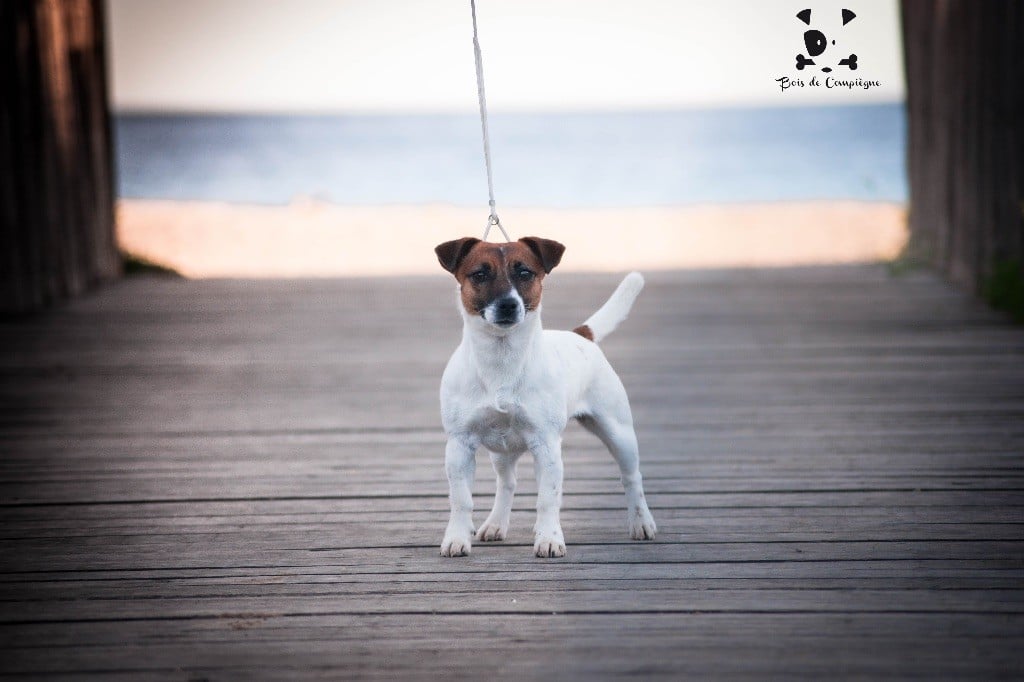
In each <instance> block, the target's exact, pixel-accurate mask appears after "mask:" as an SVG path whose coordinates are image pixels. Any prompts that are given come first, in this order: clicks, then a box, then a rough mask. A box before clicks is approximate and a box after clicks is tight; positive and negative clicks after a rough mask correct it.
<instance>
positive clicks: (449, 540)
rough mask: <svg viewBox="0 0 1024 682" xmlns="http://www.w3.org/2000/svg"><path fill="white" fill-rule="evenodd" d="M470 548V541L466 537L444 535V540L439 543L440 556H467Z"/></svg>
mask: <svg viewBox="0 0 1024 682" xmlns="http://www.w3.org/2000/svg"><path fill="white" fill-rule="evenodd" d="M471 548H472V543H470V540H469V538H468V537H451V536H447V535H446V536H445V538H444V541H443V542H442V543H441V556H443V557H456V556H469V550H470V549H471Z"/></svg>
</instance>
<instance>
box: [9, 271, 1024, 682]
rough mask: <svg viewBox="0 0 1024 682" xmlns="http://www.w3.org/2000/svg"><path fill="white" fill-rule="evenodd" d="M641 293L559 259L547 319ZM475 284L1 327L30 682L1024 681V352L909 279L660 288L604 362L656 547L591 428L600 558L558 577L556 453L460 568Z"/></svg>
mask: <svg viewBox="0 0 1024 682" xmlns="http://www.w3.org/2000/svg"><path fill="white" fill-rule="evenodd" d="M616 281H617V278H615V277H611V276H596V275H595V276H581V275H568V274H559V273H558V272H557V271H556V273H555V274H553V275H552V277H551V279H549V283H548V287H547V293H546V298H545V321H546V324H547V325H548V326H552V327H563V328H564V327H567V326H572V325H575V324H577V323H578V322H579V321H581V320H582V319H583V318H584V317H585V316H586V314H588V313H589V312H590V311H591V310H593V309H594V308H595V306H596V305H598V304H599V303H600V302H601V301H602V300H603V299H604V298H605V297H606V296H607V294H608V293H609V292H610V291H611V289H612V287H613V286H614V284H615V282H616ZM452 288H453V287H452V285H451V284H450V283H449V282H448V280H446V279H442V278H440V277H439V278H436V279H432V278H423V279H405V280H377V281H371V280H354V281H291V282H289V281H264V282H243V281H237V282H236V281H203V282H190V281H180V280H169V279H145V278H143V279H130V280H127V281H125V282H122V283H120V284H117V285H115V286H112V287H110V288H108V289H106V290H105V291H102V292H101V293H99V294H98V295H96V296H93V297H91V298H88V299H85V300H81V301H78V302H76V303H74V304H72V305H70V306H68V307H66V308H64V309H62V310H59V311H56V312H52V313H48V314H45V315H42V316H38V317H35V318H31V319H27V320H20V321H14V322H4V323H2V324H0V351H2V355H0V438H2V440H0V447H2V451H3V454H2V458H0V538H2V539H0V548H2V554H0V673H2V674H4V675H6V676H9V677H13V678H17V679H29V678H32V677H34V676H40V677H44V676H55V677H58V678H61V679H71V678H75V677H77V676H83V677H85V676H90V675H92V676H98V677H101V678H115V677H118V676H124V677H126V678H130V679H133V680H134V679H143V680H145V679H179V680H199V679H209V680H221V679H253V678H272V679H284V678H293V677H307V678H325V679H343V678H353V677H359V678H363V677H398V676H406V677H409V678H427V677H429V676H445V677H452V676H453V677H464V676H469V675H473V676H475V677H478V678H483V679H489V678H495V677H510V676H515V677H544V678H558V679H592V678H595V677H603V676H608V677H613V676H619V675H633V676H635V677H636V678H637V679H650V678H656V677H659V676H665V677H678V676H680V675H682V674H693V675H694V676H698V677H700V678H709V677H744V676H750V677H757V678H763V677H766V676H772V677H782V678H790V677H797V676H805V677H812V678H818V679H820V678H823V677H826V676H827V677H836V676H838V677H843V676H860V677H868V678H874V677H884V676H901V677H902V676H911V675H916V676H921V677H924V678H931V679H934V678H937V677H939V678H946V677H970V678H980V677H996V676H1003V677H1019V676H1020V675H1021V674H1022V671H1024V653H1022V651H1024V648H1022V647H1024V580H1022V579H1024V533H1022V531H1024V480H1022V475H1024V461H1022V457H1024V454H1022V453H1024V418H1022V417H1024V329H1021V328H1020V327H1012V326H1010V325H1009V324H1008V323H1006V322H1005V321H1004V320H1003V319H1002V318H1001V317H999V316H997V315H995V314H993V313H990V312H988V311H987V310H985V309H984V308H983V307H982V306H981V305H980V304H977V303H975V302H973V301H971V300H969V299H968V298H967V297H966V296H965V295H962V294H960V293H958V292H956V291H954V290H953V289H951V288H950V287H948V286H946V285H944V284H941V283H939V282H937V281H936V280H935V279H934V278H933V277H931V276H928V275H923V274H915V275H910V276H906V277H902V278H896V279H893V278H890V277H889V276H888V275H887V274H886V272H885V270H884V269H883V268H876V267H842V268H821V269H813V268H812V269H800V270H774V271H771V270H767V271H733V272H703V273H679V274H657V275H649V276H648V287H647V289H646V290H645V292H644V293H643V294H642V295H641V298H640V300H639V302H638V305H637V308H636V309H635V310H634V314H633V315H632V317H631V318H630V320H629V321H628V322H627V323H626V324H625V325H624V326H623V327H622V328H621V329H620V330H619V331H618V332H616V334H615V335H613V336H612V337H611V338H609V339H608V340H607V341H606V343H605V344H603V345H604V347H605V350H606V353H607V354H608V356H609V357H610V358H611V360H612V362H613V364H614V365H615V366H616V367H617V369H618V370H619V373H620V375H621V376H622V378H623V381H624V382H625V384H626V387H627V389H628V390H629V392H630V396H631V399H632V402H633V408H634V412H635V417H636V422H637V427H638V433H639V437H640V442H641V449H642V460H643V463H642V466H643V471H644V475H645V478H646V481H647V487H648V499H649V501H650V503H651V507H652V509H653V511H654V514H655V517H656V519H657V521H658V524H659V530H660V534H659V537H658V540H657V541H656V542H655V543H635V542H630V541H628V540H627V538H626V534H625V525H624V510H623V497H622V494H621V490H620V488H619V484H618V481H617V479H616V468H615V466H614V464H613V462H612V461H611V459H610V457H609V456H608V455H607V454H606V453H605V452H603V451H602V448H601V447H600V445H599V444H598V443H597V441H596V440H594V439H592V438H591V437H590V436H588V435H587V434H585V433H584V432H583V431H582V430H581V429H579V428H577V427H574V428H572V429H571V430H570V432H569V433H568V434H567V437H566V444H565V453H566V485H565V488H566V495H565V510H564V514H563V525H564V527H565V532H566V537H567V541H568V544H569V556H568V557H567V558H566V559H564V560H538V559H534V558H533V557H532V556H531V552H530V547H531V532H530V527H531V525H532V511H531V507H532V505H533V494H532V493H533V489H532V471H531V469H532V468H531V467H530V466H528V465H527V466H521V467H520V472H521V479H522V485H521V493H520V495H519V497H518V498H517V503H516V511H515V513H514V516H513V529H512V533H511V539H510V541H509V542H505V543H501V544H479V543H478V544H477V545H476V546H475V547H474V552H473V556H472V557H470V558H468V559H454V560H453V559H442V558H440V557H439V556H438V552H437V545H438V543H439V542H440V539H441V535H442V532H443V529H444V524H445V520H446V484H445V481H444V475H443V471H442V447H443V439H442V434H441V431H440V427H439V419H438V416H437V386H438V381H439V378H440V373H441V370H442V368H443V366H444V362H445V360H446V359H447V356H448V354H449V352H450V351H451V350H452V348H454V345H455V344H456V343H457V340H458V338H459V333H460V331H459V327H458V318H457V313H456V312H455V309H454V302H453V296H454V294H453V291H452ZM477 479H478V485H477V487H476V490H477V494H478V496H477V508H478V510H480V511H479V512H478V517H479V518H480V519H482V517H483V514H484V513H485V511H484V510H485V508H486V507H487V506H488V505H489V502H490V500H489V497H488V496H489V493H490V492H491V491H492V490H493V488H492V485H493V474H492V473H491V471H490V467H489V466H488V465H487V463H486V460H485V459H484V460H482V461H481V464H480V467H479V469H478V476H477Z"/></svg>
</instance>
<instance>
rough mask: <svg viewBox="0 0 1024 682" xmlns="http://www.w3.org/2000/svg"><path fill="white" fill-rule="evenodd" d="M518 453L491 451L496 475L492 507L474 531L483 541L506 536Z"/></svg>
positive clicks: (477, 537) (513, 494)
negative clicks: (485, 518) (481, 523)
mask: <svg viewBox="0 0 1024 682" xmlns="http://www.w3.org/2000/svg"><path fill="white" fill-rule="evenodd" d="M518 457H519V455H505V454H500V453H497V452H492V453H491V464H492V465H493V466H494V473H495V474H496V477H497V484H498V487H497V490H495V493H494V507H493V508H492V509H491V513H490V515H489V516H488V517H487V520H486V521H484V523H483V525H482V526H480V528H478V529H477V531H476V539H477V540H483V541H484V542H492V541H495V540H504V539H505V538H506V537H507V536H508V522H509V516H510V515H511V514H512V499H513V498H514V497H515V494H516V459H518Z"/></svg>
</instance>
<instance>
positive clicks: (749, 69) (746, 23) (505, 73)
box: [108, 0, 904, 113]
mask: <svg viewBox="0 0 1024 682" xmlns="http://www.w3.org/2000/svg"><path fill="white" fill-rule="evenodd" d="M477 5H478V7H477V14H478V21H479V30H480V41H481V44H482V47H483V56H484V67H485V74H486V84H487V99H488V104H489V107H490V108H491V109H492V110H494V111H567V110H568V111H588V110H589V111H595V110H596V111H615V110H637V109H655V110H667V109H681V108H693V107H705V106H797V105H807V104H851V103H870V102H892V101H899V100H901V99H902V98H903V92H904V84H903V64H902V55H901V43H900V35H899V15H898V7H897V0H860V1H858V0H844V1H841V2H838V1H831V0H828V1H825V0H819V1H814V0H802V1H799V2H792V1H789V0H777V1H776V0H717V1H713V2H712V1H710V0H692V1H690V0H478V3H477ZM108 7H109V9H108V22H109V41H110V51H111V87H112V97H113V104H114V108H115V109H116V110H119V111H211V112H212V111H219V112H322V113H328V112H331V113H348V112H353V113H371V112H372V113H419V112H471V111H475V110H476V107H477V98H476V82H475V75H474V70H473V47H472V23H471V18H470V9H469V0H291V1H290V2H284V1H280V0H108ZM807 8H810V9H811V10H812V14H811V25H810V26H807V25H805V24H804V23H803V22H802V21H800V20H799V19H798V18H797V17H796V14H797V12H799V11H801V10H803V9H807ZM843 8H847V9H850V10H851V11H853V12H854V13H855V14H856V15H857V16H856V18H855V19H854V20H852V21H850V22H849V23H848V24H847V25H845V26H844V25H842V20H841V17H842V13H841V10H842V9H843ZM810 29H815V30H820V31H822V33H823V34H824V35H825V36H826V38H827V40H828V41H829V43H830V44H829V45H828V46H827V49H826V51H825V54H823V55H822V56H821V57H820V58H818V59H816V62H819V64H817V65H816V67H813V68H814V69H817V68H820V66H821V65H822V64H823V63H825V62H826V61H829V60H831V61H829V63H830V64H831V65H836V64H837V62H838V60H839V59H840V58H841V57H845V56H848V55H850V54H856V55H857V65H858V68H857V70H856V71H849V70H847V68H846V67H839V66H836V68H835V69H834V71H833V73H831V74H828V75H826V74H824V73H820V72H817V71H815V73H812V70H813V69H812V67H805V69H804V70H802V71H801V70H797V69H796V55H797V53H802V54H804V55H805V56H806V54H807V52H806V49H805V47H804V37H803V36H804V32H805V31H807V30H810ZM833 40H834V41H835V44H834V45H832V44H831V41H833ZM814 75H817V82H816V83H815V82H812V81H811V77H812V76H814ZM779 78H789V79H790V82H791V83H792V84H793V85H792V87H788V88H786V89H785V90H783V89H782V88H781V87H780V85H779V83H778V82H777V79H779ZM826 78H839V79H842V80H851V79H861V81H868V82H869V86H868V87H867V88H864V87H862V86H858V87H854V88H847V87H831V88H830V87H827V86H828V83H826V81H825V79H826ZM798 82H802V85H799V84H797V83H798ZM876 82H877V85H876V84H875V83H876Z"/></svg>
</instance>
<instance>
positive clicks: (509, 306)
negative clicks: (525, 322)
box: [484, 296, 522, 327]
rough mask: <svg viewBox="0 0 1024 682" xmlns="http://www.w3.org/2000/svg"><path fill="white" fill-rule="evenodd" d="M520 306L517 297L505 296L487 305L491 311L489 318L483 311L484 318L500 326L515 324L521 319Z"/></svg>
mask: <svg viewBox="0 0 1024 682" xmlns="http://www.w3.org/2000/svg"><path fill="white" fill-rule="evenodd" d="M521 306H522V304H521V303H520V302H519V299H517V298H513V297H512V296H506V297H505V298H501V299H498V300H497V301H495V302H494V303H492V304H491V305H490V306H488V308H489V309H490V312H491V315H490V319H488V315H487V314H486V312H487V311H484V312H485V314H484V319H485V320H488V321H489V322H492V323H494V324H497V325H501V326H502V327H508V326H511V325H513V324H517V323H518V322H520V321H521V310H522V308H521Z"/></svg>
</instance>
